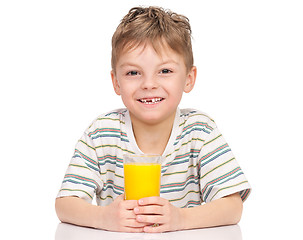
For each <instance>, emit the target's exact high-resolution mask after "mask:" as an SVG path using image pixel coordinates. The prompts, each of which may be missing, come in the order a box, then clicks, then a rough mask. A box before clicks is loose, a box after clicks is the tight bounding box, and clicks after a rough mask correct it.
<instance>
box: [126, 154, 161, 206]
mask: <svg viewBox="0 0 303 240" xmlns="http://www.w3.org/2000/svg"><path fill="white" fill-rule="evenodd" d="M161 162H162V156H160V155H144V154H143V155H124V156H123V167H124V192H125V199H126V200H139V199H140V198H144V197H152V196H160V181H161V180H160V179H161Z"/></svg>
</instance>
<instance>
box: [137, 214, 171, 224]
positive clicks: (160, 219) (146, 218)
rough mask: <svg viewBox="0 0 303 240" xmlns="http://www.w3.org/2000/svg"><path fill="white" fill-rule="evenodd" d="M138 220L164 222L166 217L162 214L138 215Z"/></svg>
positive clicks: (151, 222)
mask: <svg viewBox="0 0 303 240" xmlns="http://www.w3.org/2000/svg"><path fill="white" fill-rule="evenodd" d="M136 220H137V221H138V222H140V223H150V224H154V223H158V224H163V223H164V222H165V219H164V217H163V216H162V215H137V217H136Z"/></svg>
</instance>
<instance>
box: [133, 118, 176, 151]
mask: <svg viewBox="0 0 303 240" xmlns="http://www.w3.org/2000/svg"><path fill="white" fill-rule="evenodd" d="M130 116H131V115H130ZM131 120H132V127H133V132H134V136H135V139H136V142H137V145H138V147H139V148H140V150H141V151H142V152H143V153H145V154H157V155H162V154H163V152H164V150H165V148H166V145H167V143H168V141H169V138H170V135H171V131H172V129H173V125H174V120H175V114H173V115H172V116H170V117H169V118H168V119H165V120H164V121H162V122H160V123H158V124H145V123H143V122H140V121H136V119H135V118H132V116H131Z"/></svg>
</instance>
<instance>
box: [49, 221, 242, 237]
mask: <svg viewBox="0 0 303 240" xmlns="http://www.w3.org/2000/svg"><path fill="white" fill-rule="evenodd" d="M80 239H81V240H87V239H89V240H97V239H98V240H103V239H104V240H105V239H106V240H124V239H126V240H189V239H190V240H198V239H199V240H201V239H203V240H219V239H220V240H242V234H241V229H240V226H239V225H231V226H223V227H214V228H205V229H194V230H186V231H176V232H167V233H121V232H110V231H104V230H99V229H92V228H86V227H79V226H75V225H71V224H66V223H59V224H58V227H57V231H56V238H55V240H80Z"/></svg>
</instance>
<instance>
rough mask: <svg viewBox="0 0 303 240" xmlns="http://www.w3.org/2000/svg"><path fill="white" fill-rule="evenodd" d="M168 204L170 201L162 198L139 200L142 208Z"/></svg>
mask: <svg viewBox="0 0 303 240" xmlns="http://www.w3.org/2000/svg"><path fill="white" fill-rule="evenodd" d="M167 202H168V200H166V199H164V198H161V197H147V198H141V199H139V201H138V204H139V205H140V206H144V205H151V204H155V205H165V204H166V203H167Z"/></svg>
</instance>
